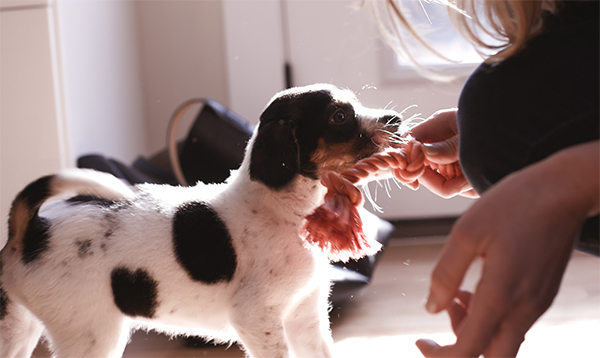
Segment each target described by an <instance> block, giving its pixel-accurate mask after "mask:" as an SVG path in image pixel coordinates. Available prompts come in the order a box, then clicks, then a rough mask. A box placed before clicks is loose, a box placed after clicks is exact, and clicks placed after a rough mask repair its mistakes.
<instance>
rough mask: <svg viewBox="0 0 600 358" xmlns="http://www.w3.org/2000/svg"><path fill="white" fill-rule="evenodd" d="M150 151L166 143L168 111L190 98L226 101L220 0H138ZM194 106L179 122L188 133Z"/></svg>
mask: <svg viewBox="0 0 600 358" xmlns="http://www.w3.org/2000/svg"><path fill="white" fill-rule="evenodd" d="M136 6H137V11H138V24H139V28H138V30H139V40H140V45H141V47H140V50H141V51H140V56H141V66H142V74H143V92H142V93H143V95H144V108H145V113H146V125H147V129H148V136H147V138H148V149H149V153H154V152H156V151H159V150H161V149H163V148H164V147H165V145H166V142H165V140H166V139H165V138H166V130H167V124H168V122H169V119H170V117H171V115H172V113H173V111H174V110H175V109H176V108H177V106H178V105H179V104H181V103H182V102H184V101H185V100H187V99H190V98H194V97H210V98H212V99H215V100H217V101H219V102H221V103H224V104H228V103H229V94H228V87H227V81H228V80H227V78H228V74H227V67H226V59H225V44H224V42H223V36H224V35H223V31H224V29H223V18H222V10H221V7H222V2H221V1H171V0H169V1H138V2H136ZM196 113H197V109H194V110H192V109H190V111H189V113H188V114H187V115H186V117H185V118H184V120H182V122H181V125H180V130H179V131H178V132H179V133H180V137H181V136H182V135H184V134H185V133H187V131H186V130H187V128H188V127H189V125H190V123H191V121H192V119H193V117H194V115H195V114H196Z"/></svg>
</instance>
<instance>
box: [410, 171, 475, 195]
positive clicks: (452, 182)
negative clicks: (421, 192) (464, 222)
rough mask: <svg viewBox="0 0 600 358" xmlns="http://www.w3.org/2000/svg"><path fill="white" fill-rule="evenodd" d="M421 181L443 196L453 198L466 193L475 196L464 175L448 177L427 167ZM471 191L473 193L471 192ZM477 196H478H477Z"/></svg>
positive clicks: (433, 191)
mask: <svg viewBox="0 0 600 358" xmlns="http://www.w3.org/2000/svg"><path fill="white" fill-rule="evenodd" d="M419 181H420V182H421V183H422V184H423V185H425V186H426V187H427V189H429V190H430V191H431V192H432V193H434V194H437V195H439V196H441V197H442V198H446V199H448V198H452V197H454V196H456V195H460V194H463V193H466V195H467V196H470V197H473V196H472V195H473V194H475V193H474V192H473V191H472V189H473V188H472V187H471V185H470V184H469V182H468V181H467V179H466V178H465V177H464V176H462V175H461V176H459V177H456V178H453V179H446V178H445V177H444V176H443V175H441V174H440V173H438V172H436V171H434V170H432V169H430V168H425V171H424V172H423V175H422V176H421V177H420V178H419ZM469 192H471V193H469ZM475 195H476V194H475ZM475 197H476V196H475Z"/></svg>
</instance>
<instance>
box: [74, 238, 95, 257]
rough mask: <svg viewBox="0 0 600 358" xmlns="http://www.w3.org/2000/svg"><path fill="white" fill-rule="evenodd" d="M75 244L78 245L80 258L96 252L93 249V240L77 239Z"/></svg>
mask: <svg viewBox="0 0 600 358" xmlns="http://www.w3.org/2000/svg"><path fill="white" fill-rule="evenodd" d="M75 246H77V256H79V257H80V258H85V257H88V256H92V255H93V254H94V252H93V251H92V240H77V241H75Z"/></svg>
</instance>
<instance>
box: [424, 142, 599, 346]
mask: <svg viewBox="0 0 600 358" xmlns="http://www.w3.org/2000/svg"><path fill="white" fill-rule="evenodd" d="M598 152H599V147H598V142H593V143H589V144H584V145H579V146H576V147H571V148H568V149H566V150H564V151H562V152H559V153H557V154H555V155H553V156H552V157H550V158H548V159H546V160H544V161H542V162H539V163H537V164H534V165H532V166H530V167H528V168H525V169H523V170H522V171H519V172H516V173H514V174H512V175H510V176H508V177H506V178H505V179H503V180H502V181H501V182H499V183H498V184H497V185H496V186H494V187H492V188H491V189H490V190H489V191H488V192H486V193H485V195H483V196H482V198H481V199H479V200H478V201H477V202H476V203H475V204H474V205H473V206H472V207H471V209H469V210H468V211H467V212H466V213H465V214H464V215H463V216H462V217H461V219H460V220H459V221H457V223H456V224H455V226H454V228H453V230H452V232H451V234H450V236H449V238H448V241H447V244H446V246H445V248H444V251H443V252H442V254H441V256H440V258H439V261H438V263H437V265H436V267H435V269H434V271H433V273H432V278H431V286H430V293H429V298H428V301H427V304H426V309H427V310H428V311H429V312H431V313H437V312H440V311H442V310H446V311H447V312H448V314H449V315H450V318H451V321H452V326H453V329H454V331H455V333H456V336H457V340H456V343H455V344H453V345H448V346H443V347H442V346H439V345H437V344H436V343H435V342H433V341H430V340H419V341H417V346H418V348H419V349H420V350H421V352H422V353H423V355H425V356H426V357H428V358H429V357H477V356H479V355H480V354H483V355H484V356H485V357H497V356H501V357H514V356H516V354H517V352H518V350H519V347H520V345H521V343H522V341H523V339H524V336H525V333H526V332H527V331H528V330H529V328H530V327H531V326H532V325H533V323H534V322H535V321H536V320H537V319H538V318H539V317H540V316H541V315H542V313H544V312H545V311H546V309H548V307H549V306H550V304H551V303H552V301H553V299H554V297H555V296H556V293H557V291H558V288H559V285H560V281H561V279H562V276H563V273H564V270H565V267H566V265H567V262H568V260H569V258H570V255H571V251H572V247H573V243H574V240H575V238H576V236H577V234H578V232H579V230H580V228H581V225H582V223H583V221H584V220H585V218H587V217H589V216H593V215H597V214H598V197H599V184H598V183H599V178H598V171H599V165H598V163H599V155H598ZM477 257H480V258H482V260H483V269H482V274H481V278H480V281H479V283H478V285H477V287H476V290H475V293H474V294H471V293H469V292H466V291H461V290H459V287H460V285H461V282H462V280H463V278H464V275H465V273H466V271H467V269H468V267H469V266H470V265H471V263H472V262H473V260H475V259H476V258H477Z"/></svg>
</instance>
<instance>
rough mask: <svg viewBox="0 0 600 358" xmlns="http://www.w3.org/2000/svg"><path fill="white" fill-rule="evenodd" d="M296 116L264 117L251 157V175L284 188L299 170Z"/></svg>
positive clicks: (269, 184) (278, 187)
mask: <svg viewBox="0 0 600 358" xmlns="http://www.w3.org/2000/svg"><path fill="white" fill-rule="evenodd" d="M295 127H296V125H295V122H294V121H293V120H283V119H281V120H276V119H275V120H273V119H271V120H267V121H265V120H264V119H261V124H260V125H259V127H258V133H257V135H256V138H255V140H254V144H253V146H252V155H251V157H250V178H252V180H258V181H260V182H262V183H264V184H265V185H266V186H268V187H270V188H272V189H275V190H277V189H281V188H282V187H284V186H285V185H287V184H288V183H289V182H290V181H292V179H293V178H294V176H295V175H296V174H298V172H299V169H298V168H299V159H298V155H299V149H298V143H297V140H296V137H295V130H296V128H295Z"/></svg>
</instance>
